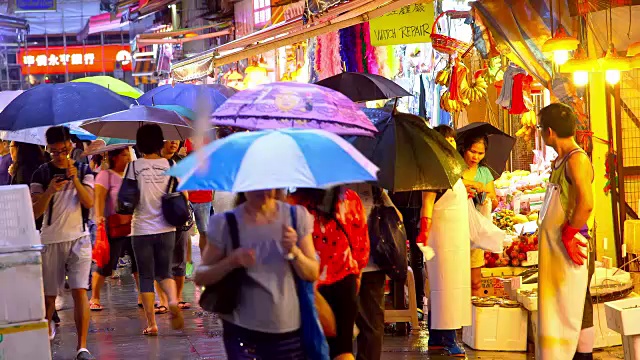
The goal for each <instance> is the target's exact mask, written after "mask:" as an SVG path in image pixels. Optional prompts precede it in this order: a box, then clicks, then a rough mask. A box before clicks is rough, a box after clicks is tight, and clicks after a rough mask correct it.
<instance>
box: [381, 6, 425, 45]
mask: <svg viewBox="0 0 640 360" xmlns="http://www.w3.org/2000/svg"><path fill="white" fill-rule="evenodd" d="M433 20H434V8H433V3H432V2H431V1H424V0H422V1H418V2H416V3H414V4H411V5H406V6H403V7H401V8H400V9H397V10H394V11H392V12H390V13H387V14H384V15H382V16H380V17H378V18H375V19H373V20H371V21H369V28H370V31H369V32H370V40H371V45H373V46H385V45H402V44H416V43H426V42H431V37H430V35H431V27H432V26H433Z"/></svg>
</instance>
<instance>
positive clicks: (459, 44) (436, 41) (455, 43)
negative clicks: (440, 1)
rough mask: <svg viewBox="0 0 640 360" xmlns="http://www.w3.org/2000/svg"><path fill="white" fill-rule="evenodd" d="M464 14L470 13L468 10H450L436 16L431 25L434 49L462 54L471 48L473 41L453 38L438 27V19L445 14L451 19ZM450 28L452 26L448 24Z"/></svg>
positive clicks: (450, 53) (451, 53) (446, 52)
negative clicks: (439, 31) (440, 32)
mask: <svg viewBox="0 0 640 360" xmlns="http://www.w3.org/2000/svg"><path fill="white" fill-rule="evenodd" d="M464 14H467V15H468V12H466V11H463V12H461V11H453V10H449V11H445V12H442V13H440V15H438V17H436V19H435V21H434V22H433V26H432V27H431V46H432V47H433V49H434V50H436V51H438V52H441V53H444V54H449V55H453V54H455V53H457V54H458V55H459V56H462V55H463V54H465V53H466V52H468V51H467V50H469V49H470V48H471V47H472V46H473V44H472V43H467V42H464V41H461V40H458V39H456V38H452V37H451V36H448V35H444V34H439V33H438V29H437V27H438V21H439V20H440V18H442V17H443V16H447V17H448V18H449V19H451V18H452V17H456V18H459V17H461V16H463V15H464ZM449 25H450V24H449ZM448 28H450V26H448Z"/></svg>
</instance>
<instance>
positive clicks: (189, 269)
mask: <svg viewBox="0 0 640 360" xmlns="http://www.w3.org/2000/svg"><path fill="white" fill-rule="evenodd" d="M186 272H187V274H186V275H187V277H188V278H191V276H192V275H193V263H191V262H188V263H187V270H186Z"/></svg>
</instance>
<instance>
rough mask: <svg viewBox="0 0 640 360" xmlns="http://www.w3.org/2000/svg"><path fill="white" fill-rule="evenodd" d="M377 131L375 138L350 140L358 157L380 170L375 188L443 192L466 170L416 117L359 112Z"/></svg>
mask: <svg viewBox="0 0 640 360" xmlns="http://www.w3.org/2000/svg"><path fill="white" fill-rule="evenodd" d="M363 111H364V112H365V114H367V116H369V118H370V119H371V120H372V121H373V123H374V124H375V125H376V128H377V129H378V133H377V134H376V136H375V138H368V137H355V136H354V137H351V138H349V140H350V141H351V143H352V144H353V145H354V146H355V147H356V148H357V149H358V150H360V152H362V154H364V155H365V156H366V157H367V158H369V160H371V161H372V162H373V163H374V164H376V165H377V166H378V167H379V168H380V172H379V173H378V184H379V185H380V186H381V187H383V188H385V189H388V190H391V191H394V192H398V191H412V190H444V189H449V188H451V187H453V185H454V184H455V183H456V182H457V181H458V180H459V179H460V177H461V176H462V171H463V170H464V169H465V168H466V166H465V164H464V161H463V160H462V158H461V157H460V155H459V154H458V152H457V151H456V150H455V149H454V148H453V147H452V146H451V145H450V144H449V143H448V142H447V141H446V140H445V139H444V138H443V137H442V135H440V134H439V133H438V132H437V131H435V130H432V129H430V128H429V126H428V125H427V123H426V121H425V120H424V119H423V118H421V117H419V116H416V115H412V114H404V113H395V114H393V115H392V113H390V112H388V111H384V110H378V109H363Z"/></svg>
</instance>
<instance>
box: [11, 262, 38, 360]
mask: <svg viewBox="0 0 640 360" xmlns="http://www.w3.org/2000/svg"><path fill="white" fill-rule="evenodd" d="M0 264H2V266H0V284H2V289H3V291H0V304H3V305H2V306H0V325H3V324H11V323H23V322H28V321H36V320H40V319H44V317H45V311H44V290H43V288H42V259H41V256H40V252H39V251H24V252H16V253H7V254H0ZM7 289H11V290H10V291H9V290H7ZM4 290H7V291H4ZM0 359H2V358H1V357H0Z"/></svg>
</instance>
